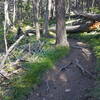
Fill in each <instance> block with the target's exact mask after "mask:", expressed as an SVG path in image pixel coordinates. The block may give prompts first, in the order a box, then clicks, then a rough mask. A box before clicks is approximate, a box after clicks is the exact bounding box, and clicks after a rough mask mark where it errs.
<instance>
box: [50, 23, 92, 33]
mask: <svg viewBox="0 0 100 100" xmlns="http://www.w3.org/2000/svg"><path fill="white" fill-rule="evenodd" d="M92 24H93V22H88V23H86V24H80V25H75V26H66V31H67V33H78V32H88V31H90V29H89V27H90V26H91V25H92ZM49 31H52V32H55V31H56V28H55V27H51V28H49Z"/></svg>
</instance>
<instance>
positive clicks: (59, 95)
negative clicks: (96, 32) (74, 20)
mask: <svg viewBox="0 0 100 100" xmlns="http://www.w3.org/2000/svg"><path fill="white" fill-rule="evenodd" d="M69 41H70V45H71V46H76V45H77V46H78V47H82V48H83V50H82V49H80V48H71V51H70V54H69V56H66V57H64V58H62V59H60V60H59V61H58V62H57V64H56V65H55V66H54V68H53V69H52V70H49V71H48V72H47V73H46V75H45V76H44V78H43V82H42V83H41V84H40V85H39V86H38V87H37V88H36V89H35V90H33V91H32V93H31V94H30V96H29V97H28V99H27V100H94V98H93V97H92V96H91V95H90V90H91V88H93V86H94V79H92V78H90V77H88V75H83V74H82V72H81V71H80V70H79V69H78V67H76V66H75V64H71V65H70V66H69V67H68V68H66V69H65V70H63V71H60V69H61V68H63V67H64V66H66V65H68V64H69V63H70V62H74V61H75V59H78V60H79V63H80V64H81V65H82V66H83V67H84V69H86V70H88V71H89V72H91V73H92V75H94V67H95V57H94V56H93V54H92V52H91V50H90V49H89V48H88V45H87V44H85V43H82V42H79V41H77V40H69ZM59 71H60V72H59Z"/></svg>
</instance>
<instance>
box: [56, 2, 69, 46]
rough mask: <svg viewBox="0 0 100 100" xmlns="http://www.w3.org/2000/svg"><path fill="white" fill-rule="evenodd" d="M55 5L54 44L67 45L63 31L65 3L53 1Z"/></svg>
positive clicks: (64, 30)
mask: <svg viewBox="0 0 100 100" xmlns="http://www.w3.org/2000/svg"><path fill="white" fill-rule="evenodd" d="M55 3H56V44H57V45H68V42H67V37H66V29H65V1H64V0H55Z"/></svg>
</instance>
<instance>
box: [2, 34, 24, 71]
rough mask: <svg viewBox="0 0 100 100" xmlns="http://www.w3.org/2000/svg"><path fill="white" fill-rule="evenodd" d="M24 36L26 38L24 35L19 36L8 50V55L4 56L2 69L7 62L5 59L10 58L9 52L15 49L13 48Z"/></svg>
mask: <svg viewBox="0 0 100 100" xmlns="http://www.w3.org/2000/svg"><path fill="white" fill-rule="evenodd" d="M23 38H24V35H22V36H20V38H19V39H18V40H17V41H16V42H15V43H14V44H13V45H12V46H10V47H9V49H8V50H7V53H6V55H5V56H4V58H3V60H2V62H1V64H0V69H3V67H4V64H5V61H6V59H7V58H8V55H9V53H10V52H11V51H12V50H13V48H14V47H15V46H16V45H17V44H18V43H19V42H20V41H21V40H22V39H23Z"/></svg>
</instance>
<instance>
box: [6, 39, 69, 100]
mask: <svg viewBox="0 0 100 100" xmlns="http://www.w3.org/2000/svg"><path fill="white" fill-rule="evenodd" d="M30 40H31V39H30ZM31 41H34V42H36V41H35V40H34V39H33V40H31ZM31 41H30V42H31ZM41 41H46V42H45V44H44V47H43V52H39V53H35V54H34V55H29V57H28V56H27V58H26V60H28V62H22V63H21V66H23V67H24V68H25V69H27V70H26V71H24V72H23V73H22V74H21V75H19V76H16V77H14V78H13V79H12V80H11V85H10V90H9V93H10V95H7V96H4V100H24V99H25V96H27V95H28V93H29V92H30V91H31V89H32V88H35V87H36V86H37V85H38V84H39V83H40V82H41V81H42V80H41V78H42V76H43V74H44V73H45V71H47V70H48V69H50V68H52V67H53V65H54V64H55V62H56V61H57V60H58V59H60V58H61V57H63V56H65V55H67V54H68V52H69V49H68V48H67V47H53V45H52V44H54V39H46V38H43V39H41ZM20 45H21V44H20ZM17 55H18V54H17ZM35 57H38V59H36V60H35V61H34V60H33V58H35Z"/></svg>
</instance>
